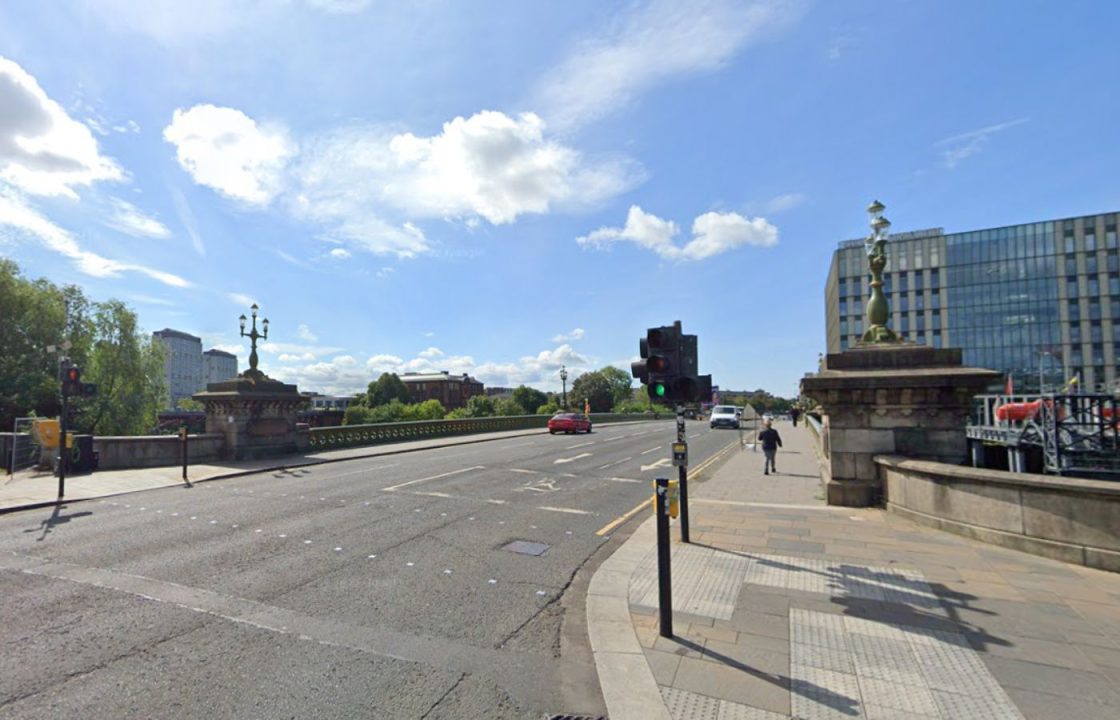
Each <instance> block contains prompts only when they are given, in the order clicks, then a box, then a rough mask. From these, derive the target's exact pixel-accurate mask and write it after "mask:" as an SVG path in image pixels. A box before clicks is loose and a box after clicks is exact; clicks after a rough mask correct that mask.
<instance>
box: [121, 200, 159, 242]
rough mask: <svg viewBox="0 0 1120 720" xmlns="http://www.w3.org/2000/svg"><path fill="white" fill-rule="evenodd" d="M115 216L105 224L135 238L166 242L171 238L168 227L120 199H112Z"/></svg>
mask: <svg viewBox="0 0 1120 720" xmlns="http://www.w3.org/2000/svg"><path fill="white" fill-rule="evenodd" d="M111 202H112V204H113V215H112V217H110V218H109V219H108V220H106V221H105V224H106V225H108V226H109V227H111V228H115V229H117V230H120V231H121V232H123V233H125V234H127V235H132V236H133V237H150V238H156V239H160V240H166V239H168V238H170V237H171V231H170V230H168V229H167V226H166V225H164V224H163V223H161V222H160V221H159V220H156V219H155V218H153V217H148V216H147V215H145V214H144V213H143V212H141V211H140V210H139V209H138V208H137V207H136V206H135V205H133V204H132V203H130V202H126V201H124V200H121V199H119V198H112V199H111Z"/></svg>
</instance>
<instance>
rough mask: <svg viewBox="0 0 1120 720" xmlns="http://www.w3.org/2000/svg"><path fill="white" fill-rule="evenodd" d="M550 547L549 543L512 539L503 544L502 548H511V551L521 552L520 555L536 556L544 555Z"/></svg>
mask: <svg viewBox="0 0 1120 720" xmlns="http://www.w3.org/2000/svg"><path fill="white" fill-rule="evenodd" d="M550 547H552V546H551V545H545V544H544V543H538V542H529V541H528V540H514V541H513V542H511V543H509V544H508V545H503V546H502V549H503V550H512V551H513V552H515V553H521V554H522V555H537V556H540V555H544V554H545V553H546V552H548V549H549V548H550Z"/></svg>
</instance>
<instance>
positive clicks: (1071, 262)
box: [1066, 255, 1077, 275]
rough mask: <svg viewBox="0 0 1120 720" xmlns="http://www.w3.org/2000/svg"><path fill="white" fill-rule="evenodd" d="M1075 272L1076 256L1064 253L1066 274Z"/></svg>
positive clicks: (1074, 273)
mask: <svg viewBox="0 0 1120 720" xmlns="http://www.w3.org/2000/svg"><path fill="white" fill-rule="evenodd" d="M1076 274H1077V256H1076V255H1066V275H1076Z"/></svg>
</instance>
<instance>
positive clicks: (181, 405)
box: [175, 397, 206, 412]
mask: <svg viewBox="0 0 1120 720" xmlns="http://www.w3.org/2000/svg"><path fill="white" fill-rule="evenodd" d="M175 407H176V408H177V409H179V410H183V411H184V412H202V411H203V410H205V409H206V406H205V405H203V404H202V403H200V402H199V401H198V400H195V399H194V398H192V397H181V398H179V402H177V403H175Z"/></svg>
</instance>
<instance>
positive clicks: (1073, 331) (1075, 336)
mask: <svg viewBox="0 0 1120 720" xmlns="http://www.w3.org/2000/svg"><path fill="white" fill-rule="evenodd" d="M1069 341H1070V342H1071V343H1074V344H1075V345H1079V344H1080V343H1081V323H1075V324H1073V325H1070V326H1069Z"/></svg>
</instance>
